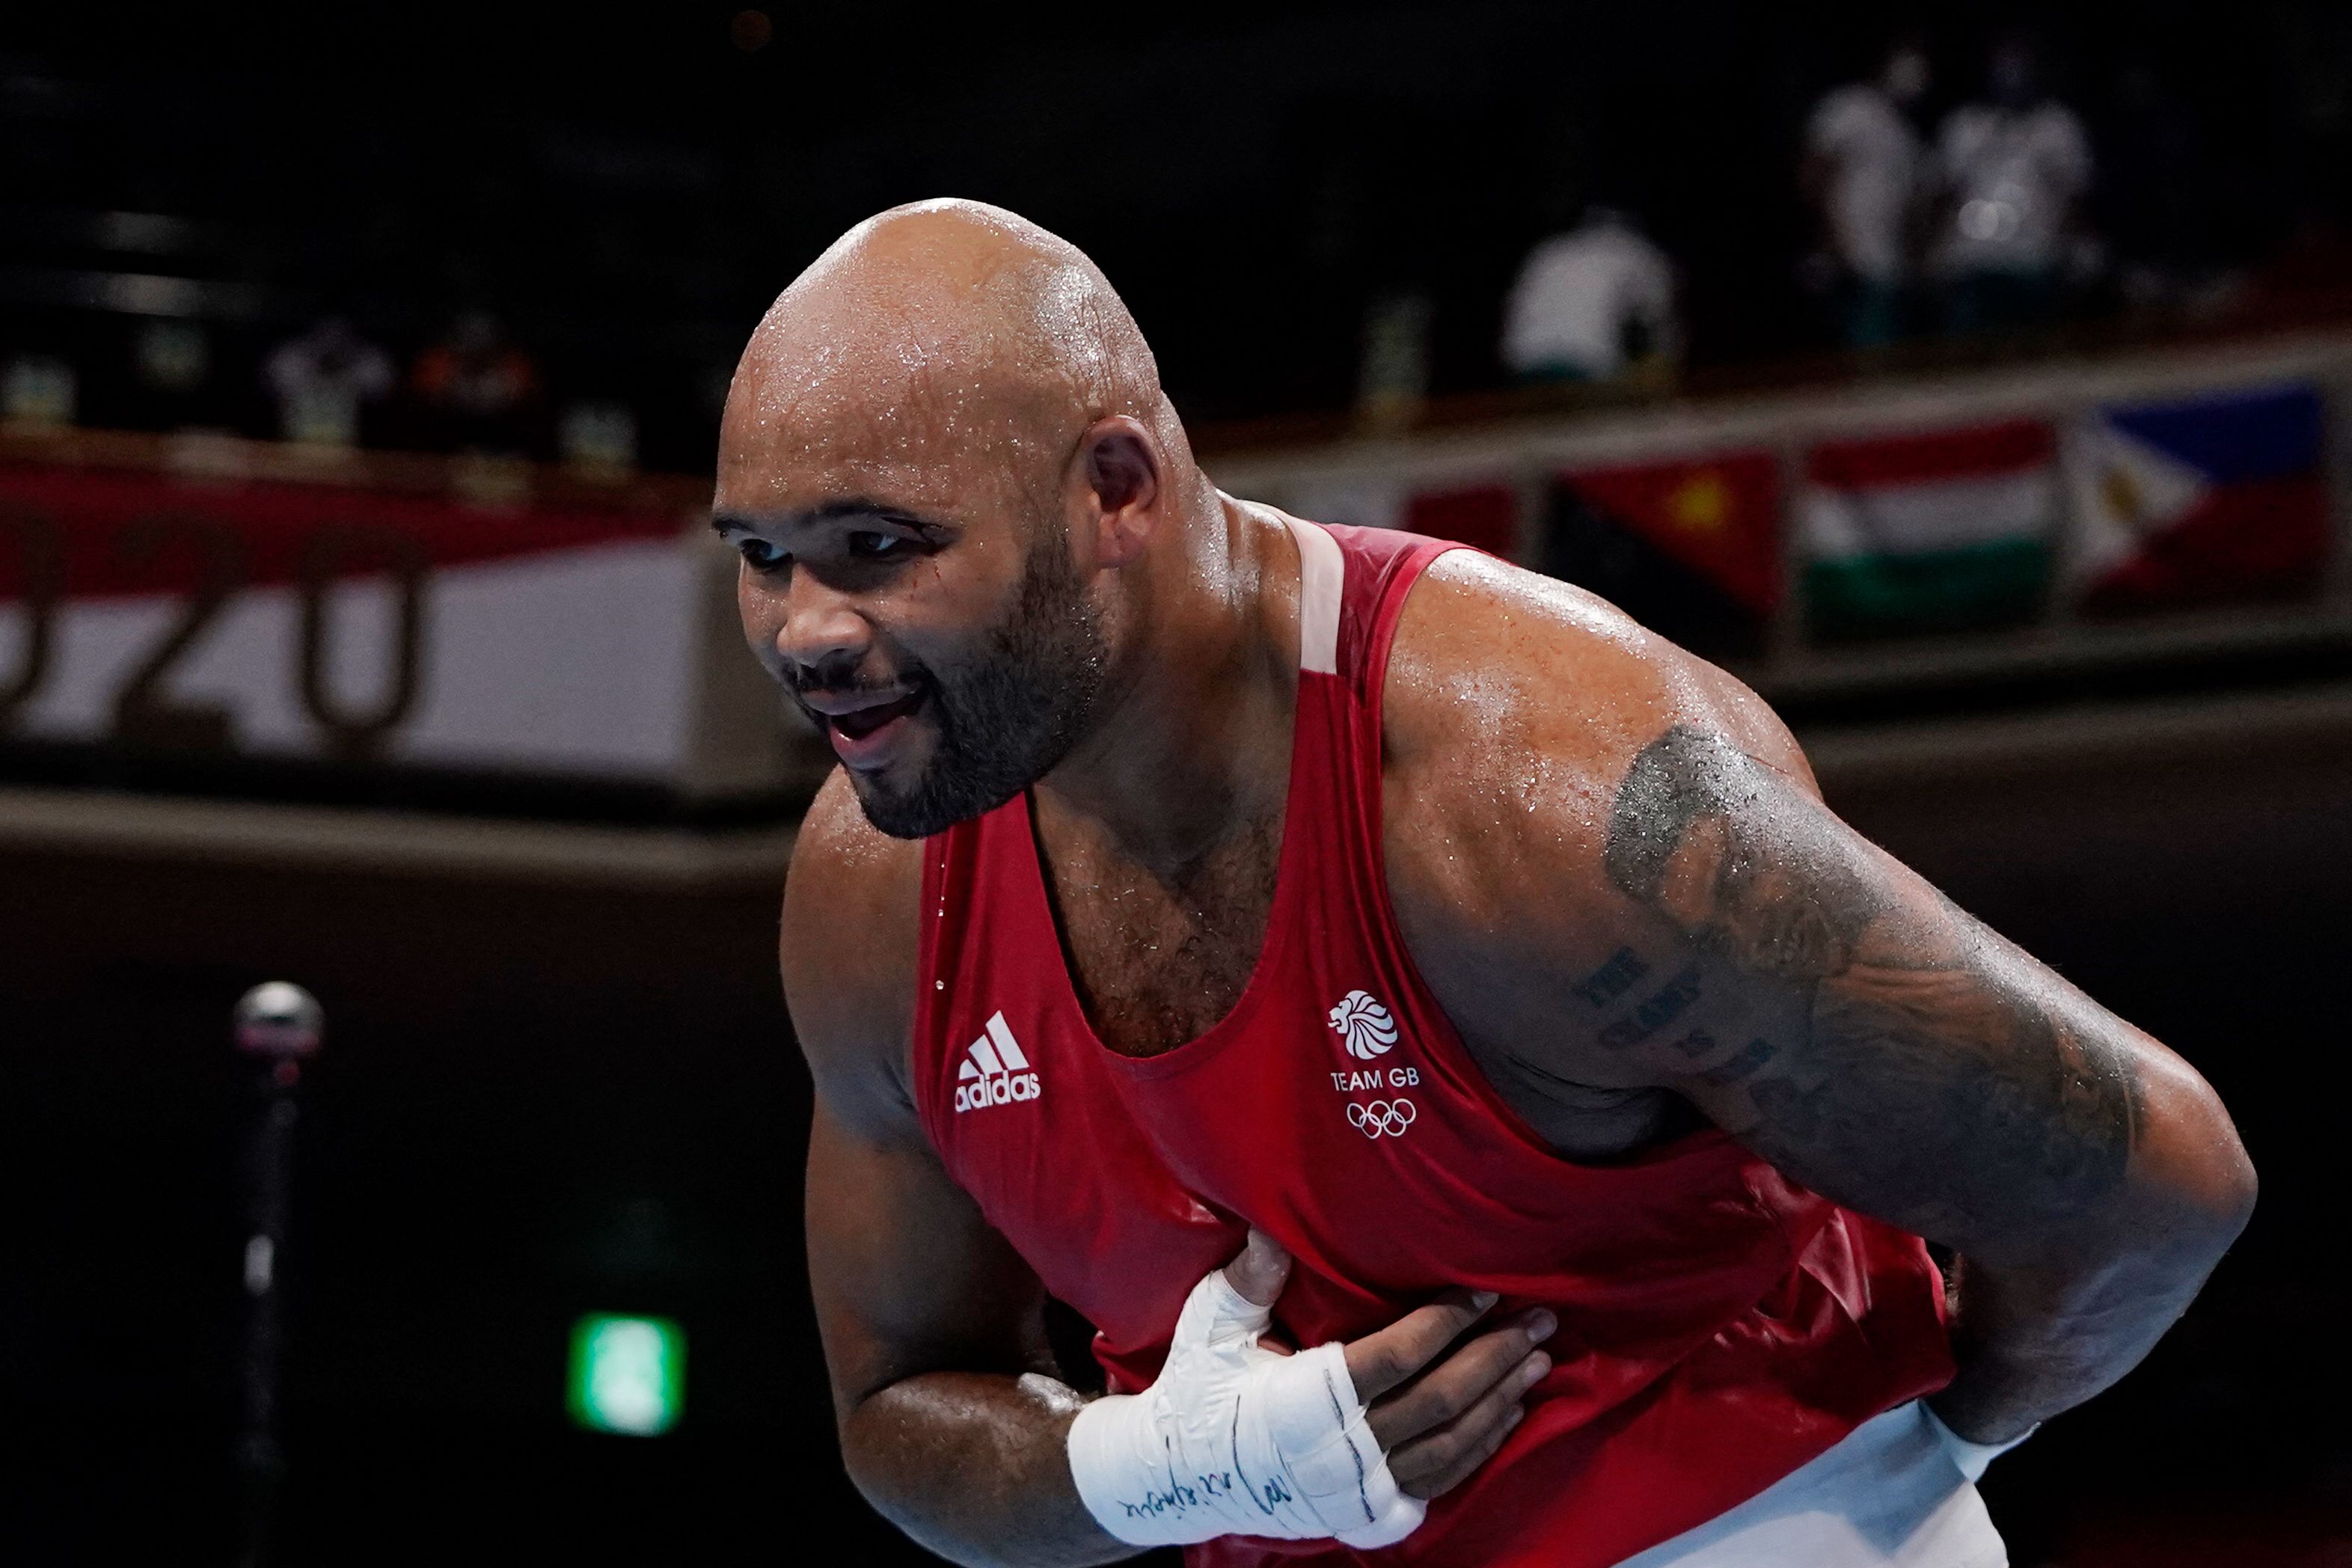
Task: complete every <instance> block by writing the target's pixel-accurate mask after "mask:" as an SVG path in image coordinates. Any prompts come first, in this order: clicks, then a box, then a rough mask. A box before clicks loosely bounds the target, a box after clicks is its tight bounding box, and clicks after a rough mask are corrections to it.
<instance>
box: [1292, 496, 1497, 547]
mask: <svg viewBox="0 0 2352 1568" xmlns="http://www.w3.org/2000/svg"><path fill="white" fill-rule="evenodd" d="M1284 510H1286V511H1288V512H1290V513H1291V515H1292V516H1294V517H1303V518H1306V519H1307V520H1309V521H1314V522H1340V523H1346V524H1348V525H1349V526H1350V527H1354V528H1402V529H1405V530H1408V531H1411V532H1413V533H1425V534H1428V535H1429V536H1430V537H1431V538H1433V539H1450V540H1453V541H1454V542H1456V543H1457V544H1468V545H1474V546H1475V547H1476V548H1478V549H1480V550H1484V551H1486V552H1489V553H1490V554H1495V555H1499V556H1501V557H1502V558H1503V559H1505V560H1506V561H1509V560H1514V559H1516V558H1517V552H1518V542H1519V499H1518V497H1517V494H1516V493H1514V492H1513V490H1512V489H1511V487H1510V486H1508V485H1491V484H1490V485H1465V486H1463V487H1461V488H1459V489H1444V490H1420V491H1408V490H1407V489H1405V488H1404V485H1403V483H1402V481H1400V480H1397V479H1349V478H1341V479H1326V480H1323V481H1322V482H1320V483H1310V484H1307V485H1303V486H1301V487H1299V488H1298V489H1296V490H1294V491H1292V492H1290V493H1289V494H1288V495H1287V496H1286V498H1285V501H1284Z"/></svg>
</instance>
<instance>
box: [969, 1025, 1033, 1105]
mask: <svg viewBox="0 0 2352 1568" xmlns="http://www.w3.org/2000/svg"><path fill="white" fill-rule="evenodd" d="M1038 1087H1039V1086H1038V1082H1037V1075H1036V1073H1035V1072H1034V1071H1033V1070H1031V1068H1030V1066H1029V1058H1028V1056H1027V1055H1026V1054H1025V1053H1024V1052H1023V1050H1022V1049H1021V1045H1020V1042H1019V1041H1017V1040H1015V1039H1014V1038H1013V1031H1012V1029H1011V1028H1009V1027H1008V1026H1006V1025H1005V1022H1004V1015H1003V1014H1002V1013H992V1014H991V1015H990V1016H989V1019H988V1027H987V1032H986V1033H984V1034H982V1036H981V1037H980V1038H978V1039H976V1040H974V1041H973V1042H972V1043H971V1045H969V1046H967V1047H964V1053H963V1065H962V1066H961V1068H958V1069H957V1072H956V1091H955V1108H956V1109H957V1110H960V1111H961V1110H986V1109H987V1108H988V1107H989V1106H992V1105H1010V1104H1012V1103H1013V1101H1015V1100H1034V1099H1036V1098H1037V1091H1038Z"/></svg>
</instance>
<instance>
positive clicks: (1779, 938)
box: [1603, 725, 2137, 1242]
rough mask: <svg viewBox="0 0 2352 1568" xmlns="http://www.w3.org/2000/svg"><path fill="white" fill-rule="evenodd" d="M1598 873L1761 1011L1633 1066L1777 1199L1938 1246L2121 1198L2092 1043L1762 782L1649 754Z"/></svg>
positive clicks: (2118, 1085) (2092, 1028)
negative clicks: (1758, 1021)
mask: <svg viewBox="0 0 2352 1568" xmlns="http://www.w3.org/2000/svg"><path fill="white" fill-rule="evenodd" d="M1606 865H1607V870H1608V875H1609V879H1610V880H1611V882H1612V883H1613V884H1614V885H1615V886H1616V888H1617V889H1619V890H1620V891H1622V892H1623V893H1625V894H1626V895H1627V896H1629V897H1630V898H1632V899H1633V900H1636V901H1637V902H1639V903H1641V904H1643V905H1644V906H1646V907H1647V908H1649V909H1650V910H1653V911H1654V912H1656V913H1658V914H1660V915H1662V916H1664V918H1665V919H1666V920H1667V921H1670V922H1672V923H1673V924H1674V925H1675V928H1676V929H1678V930H1679V931H1681V932H1682V933H1683V935H1684V937H1685V939H1686V940H1687V941H1688V942H1690V943H1691V944H1692V945H1693V946H1694V947H1695V948H1696V950H1697V952H1696V957H1697V959H1698V962H1699V963H1701V964H1702V965H1704V966H1705V967H1706V969H1707V970H1708V971H1709V972H1711V973H1717V974H1720V975H1721V976H1722V977H1723V979H1724V980H1725V981H1727V982H1731V981H1733V980H1734V977H1738V981H1739V982H1743V983H1745V984H1749V985H1753V986H1756V987H1759V988H1761V989H1762V990H1763V991H1765V992H1767V993H1769V994H1770V997H1771V1000H1772V1002H1773V1004H1774V1005H1769V1006H1768V1007H1765V1008H1763V1009H1761V1011H1762V1012H1764V1013H1767V1014H1769V1015H1770V1016H1774V1017H1776V1018H1777V1019H1780V1020H1783V1022H1781V1023H1780V1024H1777V1025H1776V1026H1775V1028H1774V1029H1773V1030H1772V1031H1769V1032H1768V1033H1766V1034H1763V1035H1759V1036H1757V1037H1752V1038H1751V1037H1743V1036H1744V1032H1743V1036H1727V1037H1724V1038H1721V1039H1717V1038H1716V1037H1713V1036H1710V1035H1707V1034H1704V1033H1699V1034H1697V1035H1696V1040H1693V1039H1690V1038H1688V1037H1678V1038H1675V1039H1673V1040H1671V1041H1670V1042H1666V1044H1665V1045H1662V1047H1661V1050H1662V1053H1663V1054H1662V1055H1661V1056H1660V1057H1659V1058H1657V1059H1658V1060H1659V1061H1660V1062H1661V1064H1662V1065H1664V1067H1665V1068H1666V1069H1667V1070H1669V1071H1671V1072H1674V1073H1675V1076H1676V1077H1677V1078H1679V1079H1681V1080H1682V1081H1684V1082H1685V1083H1688V1084H1690V1085H1691V1086H1692V1088H1693V1089H1694V1090H1695V1091H1696V1092H1700V1093H1707V1094H1709V1096H1710V1102H1711V1103H1712V1104H1715V1105H1716V1107H1717V1110H1718V1114H1722V1113H1723V1112H1724V1111H1725V1110H1726V1109H1728V1110H1729V1111H1730V1114H1728V1115H1726V1116H1725V1118H1724V1119H1725V1121H1726V1123H1727V1131H1732V1132H1734V1133H1735V1134H1736V1135H1738V1136H1739V1137H1740V1138H1741V1139H1743V1140H1744V1141H1745V1142H1748V1143H1749V1144H1750V1146H1751V1147H1754V1148H1755V1149H1756V1150H1757V1151H1758V1152H1759V1153H1762V1154H1764V1155H1765V1156H1766V1157H1767V1158H1769V1159H1771V1160H1772V1161H1773V1162H1774V1163H1776V1164H1780V1165H1781V1166H1783V1167H1784V1168H1785V1169H1787V1170H1788V1171H1789V1172H1790V1173H1791V1174H1792V1175H1795V1176H1797V1177H1798V1178H1799V1179H1800V1180H1802V1181H1805V1182H1807V1183H1809V1184H1811V1185H1813V1186H1816V1187H1818V1188H1820V1189H1821V1190H1822V1191H1824V1192H1825V1193H1827V1194H1830V1195H1831V1196H1832V1197H1837V1198H1840V1199H1841V1200H1842V1201H1845V1202H1849V1203H1852V1204H1853V1205H1855V1206H1857V1207H1861V1208H1864V1209H1865V1210H1867V1211H1869V1212H1873V1213H1876V1214H1878V1215H1882V1216H1884V1217H1885V1218H1887V1219H1890V1220H1893V1221H1895V1222H1896V1223H1898V1224H1902V1225H1905V1226H1908V1227H1910V1228H1912V1229H1915V1230H1917V1231H1920V1232H1922V1233H1924V1234H1927V1235H1929V1236H1932V1237H1936V1238H1937V1239H1938V1240H1951V1241H1955V1242H1960V1241H1965V1240H1966V1239H1967V1238H1968V1237H1971V1236H1974V1235H1979V1234H1983V1233H1985V1232H1986V1231H1988V1230H1990V1229H1994V1228H2007V1227H2011V1226H2016V1225H2019V1224H2021V1223H2046V1222H2050V1221H2055V1220H2060V1219H2063V1217H2065V1216H2066V1215H2070V1214H2074V1213H2079V1212H2080V1211H2081V1210H2082V1209H2084V1207H2085V1206H2087V1205H2092V1204H2094V1203H2095V1202H2096V1201H2097V1200H2098V1199H2099V1198H2101V1197H2102V1196H2104V1195H2105V1194H2107V1193H2109V1192H2111V1191H2113V1190H2114V1189H2116V1187H2118V1186H2119V1185H2120V1184H2122V1181H2123V1179H2124V1173H2125V1165H2126V1160H2127V1159H2128V1157H2129V1154H2130V1150H2131V1146H2132V1142H2133V1135H2134V1131H2135V1125H2136V1121H2137V1089H2136V1079H2135V1076H2134V1068H2133V1065H2132V1060H2131V1054H2130V1047H2129V1046H2128V1044H2127V1043H2126V1041H2125V1040H2123V1039H2122V1038H2121V1037H2119V1034H2118V1031H2117V1030H2116V1026H2115V1025H2114V1023H2113V1021H2112V1020H2109V1019H2105V1017H2104V1016H2103V1015H2101V1014H2100V1013H2099V1012H2098V1010H2097V1009H2096V1008H2095V1006H2093V1005H2090V1004H2089V1003H2087V1002H2086V1001H2085V1000H2084V998H2082V997H2081V996H2080V995H2079V994H2075V993H2074V992H2073V991H2072V990H2071V989H2070V988H2069V987H2067V986H2066V985H2065V984H2064V983H2063V982H2061V981H2059V980H2058V979H2056V977H2055V976H2053V975H2051V974H2050V973H2048V972H2047V971H2045V970H2043V969H2042V968H2041V967H2040V966H2039V965H2037V964H2035V963H2033V962H2032V960H2030V959H2028V958H2026V957H2025V956H2024V955H2023V954H2021V953H2019V952H2017V951H2016V950H2015V949H2013V948H2011V947H2009V946H2008V944H2006V943H2004V942H2001V941H2000V939H1999V938H1997V937H1995V936H1993V935H1992V934H1991V933H1990V931H1986V930H1985V929H1984V928H1983V927H1982V926H1980V925H1979V924H1978V923H1977V922H1976V921H1973V920H1971V919H1970V918H1969V916H1968V915H1966V914H1964V913H1962V912H1961V911H1960V910H1958V908H1956V907H1955V906H1953V905H1952V904H1951V903H1950V902H1949V901H1948V900H1945V899H1944V898H1943V897H1942V896H1941V895H1940V894H1938V893H1937V892H1936V891H1935V890H1934V889H1931V888H1929V887H1927V885H1926V884H1925V883H1924V882H1920V881H1918V880H1917V879H1914V878H1911V877H1909V876H1907V875H1906V874H1904V873H1902V872H1900V871H1899V870H1897V869H1895V868H1892V866H1891V865H1890V863H1888V862H1886V861H1885V860H1884V859H1883V858H1881V857H1879V856H1877V855H1875V854H1874V853H1873V852H1872V851H1871V850H1870V849H1869V847H1867V846H1866V845H1864V843H1863V842H1862V840H1861V839H1860V838H1859V837H1856V836H1855V835H1853V833H1852V832H1851V831H1850V830H1848V829H1846V828H1845V827H1844V826H1843V825H1842V824H1840V823H1838V822H1837V821H1836V819H1835V818H1834V817H1832V816H1831V815H1830V814H1829V812H1828V811H1827V810H1826V809H1825V808H1824V807H1822V805H1820V804H1819V803H1818V802H1817V801H1815V800H1813V799H1812V798H1811V796H1810V795H1806V794H1804V793H1803V792H1801V791H1800V790H1798V789H1796V788H1794V787H1793V786H1792V785H1791V784H1790V783H1789V781H1788V780H1787V779H1785V778H1784V777H1783V776H1781V775H1780V774H1779V773H1776V772H1774V771H1773V770H1772V769H1770V768H1769V767H1768V766H1766V765H1764V764H1763V763H1759V762H1757V761H1755V760H1754V759H1752V758H1750V757H1748V756H1747V755H1745V754H1743V753H1742V752H1739V751H1738V749H1737V748H1736V747H1733V746H1731V745H1730V744H1728V743H1727V742H1725V741H1723V740H1721V739H1720V738H1718V737H1716V736H1713V735H1709V734H1706V733H1705V732H1703V731H1698V730H1696V729H1693V728H1690V727H1688V726H1682V725H1677V726H1676V727H1675V728H1674V729H1672V730H1669V731H1667V732H1666V733H1665V734H1664V735H1662V736H1660V737H1659V738H1658V739H1657V740H1655V741H1653V742H1650V744H1649V745H1647V746H1646V747H1644V748H1643V750H1642V752H1641V753H1640V754H1639V755H1638V756H1637V757H1636V758H1635V759H1634V762H1633V766H1632V767H1631V769H1630V770H1628V772H1627V774H1626V776H1625V779H1624V782H1623V784H1622V785H1621V786H1620V788H1619V789H1618V792H1617V795H1616V798H1615V801H1614V804H1613V807H1612V814H1611V819H1610V825H1609V831H1608V838H1607V845H1606ZM1692 984H1696V981H1694V982H1693V983H1692ZM1628 1016H1633V1015H1624V1014H1620V1016H1618V1018H1617V1019H1616V1020H1615V1021H1614V1022H1612V1025H1611V1027H1617V1026H1621V1025H1622V1024H1623V1022H1624V1021H1625V1019H1626V1017H1628ZM1711 1016H1719V1015H1711ZM1633 1027H1634V1028H1635V1029H1639V1027H1640V1025H1639V1023H1638V1021H1636V1022H1635V1023H1634V1025H1633ZM1659 1033H1660V1035H1661V1037H1664V1036H1666V1035H1671V1034H1672V1031H1671V1030H1664V1031H1660V1032H1659ZM1603 1043H1604V1044H1605V1043H1607V1037H1606V1033H1605V1031H1604V1037H1603ZM1672 1046H1679V1047H1681V1053H1680V1054H1681V1057H1682V1058H1683V1059H1681V1060H1679V1061H1677V1060H1675V1051H1674V1050H1673V1049H1672V1048H1669V1047H1672ZM1741 1122H1745V1123H1746V1124H1745V1125H1741V1124H1739V1123H1741Z"/></svg>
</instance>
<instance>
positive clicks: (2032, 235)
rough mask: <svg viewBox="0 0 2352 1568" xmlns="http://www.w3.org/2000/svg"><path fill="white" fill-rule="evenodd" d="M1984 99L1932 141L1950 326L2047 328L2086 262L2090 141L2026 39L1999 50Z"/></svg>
mask: <svg viewBox="0 0 2352 1568" xmlns="http://www.w3.org/2000/svg"><path fill="white" fill-rule="evenodd" d="M1985 89H1986V90H1985V99H1984V100H1983V101H1981V102H1978V103H1969V104H1963V105H1961V106H1960V107H1959V108H1958V109H1955V110H1952V112H1951V113H1950V114H1949V115H1948V116H1947V117H1946V118H1945V121H1944V124H1943V128H1942V130H1941V132H1939V133H1938V134H1937V140H1936V173H1937V179H1938V181H1939V182H1940V184H1941V189H1942V195H1943V201H1942V205H1941V209H1940V214H1939V219H1938V223H1937V231H1938V232H1937V237H1936V240H1935V244H1934V248H1933V252H1932V255H1931V261H1932V263H1933V265H1934V268H1935V270H1936V273H1937V279H1938V281H1939V283H1940V286H1941V288H1942V290H1943V297H1944V316H1945V324H1946V326H1948V328H1949V329H1950V330H1951V331H1954V332H1957V333H1961V334H1969V333H1976V332H1984V331H2003V330H2007V329H2013V328H2019V327H2031V326H2035V325H2039V324H2041V323H2042V322H2045V321H2049V320H2050V319H2051V317H2052V315H2053V312H2054V310H2055V309H2056V306H2057V300H2058V286H2059V281H2060V279H2061V276H2062V273H2063V270H2064V269H2065V268H2067V267H2068V266H2069V265H2080V264H2081V259H2082V258H2083V257H2084V255H2086V254H2087V242H2088V236H2087V234H2086V233H2085V232H2084V228H2083V226H2082V222H2081V209H2082V204H2083V200H2084V196H2085V195H2088V193H2089V191H2090V187H2091V174H2092V161H2091V143H2090V139H2089V137H2088V136H2086V135H2085V134H2084V130H2083V123H2082V121H2080V120H2078V119H2076V118H2075V116H2074V111H2073V110H2069V109H2067V108H2066V107H2065V106H2064V105H2063V104H2061V103H2059V102H2058V101H2057V100H2054V99H2053V98H2051V97H2050V96H2049V94H2048V92H2047V91H2046V89H2044V88H2043V86H2042V67H2041V61H2040V59H2039V58H2038V57H2037V54H2036V51H2035V49H2034V47H2033V45H2032V43H2031V42H2030V41H2029V40H2027V39H2026V38H2024V37H2021V36H2017V35H2011V36H2010V37H2005V38H2003V39H2002V40H2001V41H2000V42H1999V43H1998V44H1996V45H1995V46H1994V47H1993V50H1992V58H1991V61H1990V67H1989V68H1988V69H1987V71H1986V79H1985Z"/></svg>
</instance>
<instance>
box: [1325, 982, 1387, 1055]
mask: <svg viewBox="0 0 2352 1568" xmlns="http://www.w3.org/2000/svg"><path fill="white" fill-rule="evenodd" d="M1329 1016H1330V1020H1331V1028H1332V1031H1333V1032H1334V1033H1335V1034H1337V1035H1338V1036H1339V1043H1340V1044H1341V1045H1343V1046H1345V1047H1348V1054H1349V1056H1351V1057H1353V1058H1356V1059H1357V1060H1358V1061H1360V1062H1368V1061H1370V1060H1371V1059H1372V1058H1374V1057H1381V1056H1386V1055H1387V1054H1388V1053H1389V1050H1390V1048H1391V1047H1393V1046H1394V1045H1395V1044H1396V1043H1397V1026H1396V1020H1395V1019H1394V1018H1391V1017H1390V1016H1389V1010H1388V1009H1387V1008H1386V1007H1383V1006H1381V1005H1380V1004H1379V1003H1378V1002H1376V1001H1374V1000H1373V999H1372V994H1371V993H1370V992H1369V991H1350V992H1349V993H1348V994H1346V995H1345V996H1342V997H1341V998H1339V1005H1338V1006H1336V1007H1334V1008H1332V1009H1331V1012H1330V1015H1329Z"/></svg>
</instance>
